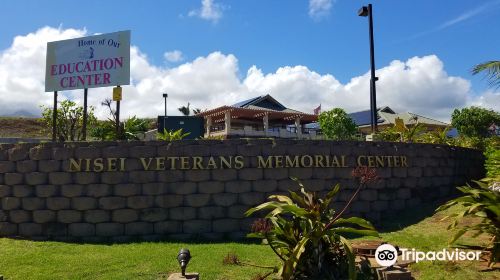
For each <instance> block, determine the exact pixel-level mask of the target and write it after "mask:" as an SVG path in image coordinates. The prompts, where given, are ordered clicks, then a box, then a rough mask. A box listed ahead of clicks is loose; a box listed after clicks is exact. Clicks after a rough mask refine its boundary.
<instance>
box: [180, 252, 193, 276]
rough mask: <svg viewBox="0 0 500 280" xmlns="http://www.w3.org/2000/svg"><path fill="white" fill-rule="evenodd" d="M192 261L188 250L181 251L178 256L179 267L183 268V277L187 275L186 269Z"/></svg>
mask: <svg viewBox="0 0 500 280" xmlns="http://www.w3.org/2000/svg"><path fill="white" fill-rule="evenodd" d="M190 259H191V253H190V252H189V250H188V249H184V248H182V249H181V250H180V251H179V254H177V261H178V262H179V265H180V266H181V270H182V276H185V275H186V267H187V265H188V263H189V260H190Z"/></svg>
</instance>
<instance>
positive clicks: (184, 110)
mask: <svg viewBox="0 0 500 280" xmlns="http://www.w3.org/2000/svg"><path fill="white" fill-rule="evenodd" d="M189 105H190V104H189V102H188V104H187V106H181V107H179V108H177V110H179V112H181V113H182V114H183V115H184V116H189V115H190V114H191V111H190V109H189Z"/></svg>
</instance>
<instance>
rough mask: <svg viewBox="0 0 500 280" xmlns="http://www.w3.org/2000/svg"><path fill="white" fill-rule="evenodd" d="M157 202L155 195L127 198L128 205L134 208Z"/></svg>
mask: <svg viewBox="0 0 500 280" xmlns="http://www.w3.org/2000/svg"><path fill="white" fill-rule="evenodd" d="M154 204H155V197H154V196H146V195H142V196H130V197H128V198H127V207H128V208H132V209H144V208H150V207H153V206H154Z"/></svg>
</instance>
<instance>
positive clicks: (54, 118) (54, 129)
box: [52, 91, 57, 142]
mask: <svg viewBox="0 0 500 280" xmlns="http://www.w3.org/2000/svg"><path fill="white" fill-rule="evenodd" d="M56 140H57V91H54V108H53V109H52V142H56Z"/></svg>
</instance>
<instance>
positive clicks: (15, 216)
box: [9, 210, 31, 224]
mask: <svg viewBox="0 0 500 280" xmlns="http://www.w3.org/2000/svg"><path fill="white" fill-rule="evenodd" d="M9 221H10V222H12V223H16V224H20V223H27V222H31V212H29V211H25V210H11V211H9Z"/></svg>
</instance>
